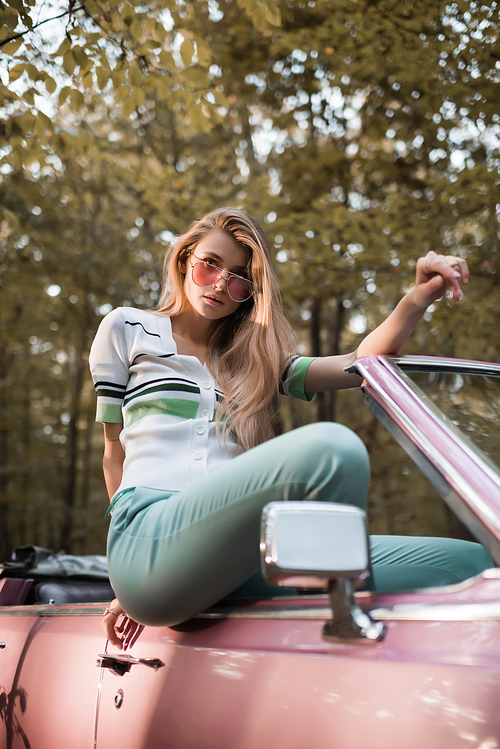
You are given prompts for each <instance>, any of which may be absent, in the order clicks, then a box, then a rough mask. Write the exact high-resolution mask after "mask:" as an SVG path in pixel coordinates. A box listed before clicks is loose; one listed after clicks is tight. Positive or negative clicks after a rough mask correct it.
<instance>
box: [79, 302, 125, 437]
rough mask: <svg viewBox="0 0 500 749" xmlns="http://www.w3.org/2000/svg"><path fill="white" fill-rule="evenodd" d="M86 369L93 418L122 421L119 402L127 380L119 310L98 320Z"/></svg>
mask: <svg viewBox="0 0 500 749" xmlns="http://www.w3.org/2000/svg"><path fill="white" fill-rule="evenodd" d="M89 364H90V371H91V373H92V379H93V381H94V387H95V390H96V393H97V413H96V421H101V422H107V423H110V424H122V423H123V416H122V405H123V398H124V396H125V389H126V387H127V383H128V379H129V363H128V352H127V344H126V338H125V324H124V320H123V314H122V312H121V310H120V309H115V310H113V311H112V312H110V313H109V314H108V315H106V317H105V318H104V319H103V320H102V322H101V324H100V325H99V329H98V331H97V333H96V336H95V338H94V342H93V343H92V347H91V349H90V356H89Z"/></svg>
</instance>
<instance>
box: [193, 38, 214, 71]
mask: <svg viewBox="0 0 500 749" xmlns="http://www.w3.org/2000/svg"><path fill="white" fill-rule="evenodd" d="M196 57H197V58H198V62H199V64H200V65H201V66H202V67H204V68H208V67H209V66H210V64H211V62H212V50H211V49H210V47H209V46H208V44H207V43H206V42H204V41H203V39H199V38H197V39H196Z"/></svg>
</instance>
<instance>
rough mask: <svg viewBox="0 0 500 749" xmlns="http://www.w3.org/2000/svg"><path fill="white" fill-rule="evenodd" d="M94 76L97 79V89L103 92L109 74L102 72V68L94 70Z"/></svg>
mask: <svg viewBox="0 0 500 749" xmlns="http://www.w3.org/2000/svg"><path fill="white" fill-rule="evenodd" d="M95 74H96V77H97V83H98V85H99V88H100V89H101V91H104V89H105V88H106V86H107V85H108V81H109V73H108V72H107V71H106V70H104V68H100V67H99V68H96V69H95Z"/></svg>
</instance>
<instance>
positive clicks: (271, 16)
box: [265, 0, 281, 26]
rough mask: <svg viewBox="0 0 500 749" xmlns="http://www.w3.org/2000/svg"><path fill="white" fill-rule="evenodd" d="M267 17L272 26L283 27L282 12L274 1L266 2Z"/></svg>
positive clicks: (267, 0)
mask: <svg viewBox="0 0 500 749" xmlns="http://www.w3.org/2000/svg"><path fill="white" fill-rule="evenodd" d="M266 6H267V7H266V10H265V17H266V20H267V21H268V23H270V24H271V25H272V26H281V11H280V9H279V7H278V6H277V5H276V3H275V2H274V1H273V0H266Z"/></svg>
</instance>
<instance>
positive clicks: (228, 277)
mask: <svg viewBox="0 0 500 749" xmlns="http://www.w3.org/2000/svg"><path fill="white" fill-rule="evenodd" d="M193 257H196V255H193ZM196 259H197V262H196V263H191V271H192V278H193V281H194V283H195V284H196V285H197V286H214V285H215V284H216V283H217V281H219V279H221V278H223V279H224V281H225V282H226V286H227V293H228V294H229V296H230V297H231V299H232V300H233V302H246V300H247V299H250V297H251V296H252V294H253V283H252V281H249V280H248V278H244V277H243V276H238V275H237V274H236V273H230V272H229V271H227V270H223V269H222V268H219V267H218V266H217V265H214V262H213V260H200V258H196Z"/></svg>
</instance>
